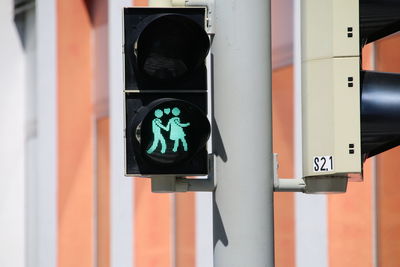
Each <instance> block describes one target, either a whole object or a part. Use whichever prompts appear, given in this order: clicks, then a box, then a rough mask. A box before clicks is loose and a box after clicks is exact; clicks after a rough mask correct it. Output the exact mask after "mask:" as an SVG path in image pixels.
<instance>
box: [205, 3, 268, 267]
mask: <svg viewBox="0 0 400 267" xmlns="http://www.w3.org/2000/svg"><path fill="white" fill-rule="evenodd" d="M215 12H216V21H215V31H216V35H215V39H214V43H213V46H212V47H213V56H214V115H215V120H216V125H217V127H215V128H213V129H214V136H213V141H214V142H215V146H214V147H215V150H216V153H217V154H218V155H219V156H220V157H218V160H217V165H216V173H217V179H218V184H217V188H216V190H215V193H214V200H215V203H214V263H215V266H216V267H224V266H226V267H235V266H237V267H243V266H251V267H266V266H267V267H272V266H274V220H273V154H272V126H271V124H272V111H271V52H270V51H271V44H270V43H271V30H270V25H271V24H270V0H247V1H235V0H218V1H216V6H215ZM216 128H218V130H216Z"/></svg>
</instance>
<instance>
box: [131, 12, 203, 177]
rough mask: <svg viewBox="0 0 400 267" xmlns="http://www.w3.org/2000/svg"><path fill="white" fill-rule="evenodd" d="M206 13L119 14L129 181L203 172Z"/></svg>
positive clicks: (200, 173)
mask: <svg viewBox="0 0 400 267" xmlns="http://www.w3.org/2000/svg"><path fill="white" fill-rule="evenodd" d="M205 16H206V9H205V8H201V7H199V8H146V7H135V8H125V9H124V57H125V88H124V89H125V90H124V95H125V155H126V159H125V164H126V175H128V176H139V175H142V176H157V175H176V176H193V175H207V174H208V151H207V140H208V138H209V136H210V130H211V129H210V123H209V121H208V119H207V113H208V94H209V88H208V77H207V67H206V57H207V55H208V52H209V49H210V40H209V37H208V34H207V32H206V31H205V21H206V20H205Z"/></svg>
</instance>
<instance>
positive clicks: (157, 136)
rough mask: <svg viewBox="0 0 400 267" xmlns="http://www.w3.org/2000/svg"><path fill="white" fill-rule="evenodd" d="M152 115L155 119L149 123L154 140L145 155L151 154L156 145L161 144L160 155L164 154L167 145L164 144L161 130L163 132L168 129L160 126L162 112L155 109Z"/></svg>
mask: <svg viewBox="0 0 400 267" xmlns="http://www.w3.org/2000/svg"><path fill="white" fill-rule="evenodd" d="M154 115H155V116H156V118H154V119H153V121H152V122H151V126H152V130H153V135H154V140H153V144H152V145H151V147H150V148H149V149H148V150H147V153H148V154H151V153H153V152H154V150H156V148H157V146H158V143H161V154H164V153H165V151H166V150H167V144H166V143H165V138H164V136H163V135H162V133H161V129H163V130H164V131H168V129H167V127H165V126H164V125H162V121H161V119H160V118H161V117H162V116H163V112H162V110H160V109H156V111H154Z"/></svg>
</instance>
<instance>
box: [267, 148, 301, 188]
mask: <svg viewBox="0 0 400 267" xmlns="http://www.w3.org/2000/svg"><path fill="white" fill-rule="evenodd" d="M278 168H279V163H278V154H274V191H275V192H302V193H305V192H306V183H305V182H304V180H303V179H302V178H300V179H289V178H279V177H278Z"/></svg>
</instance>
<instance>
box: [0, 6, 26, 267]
mask: <svg viewBox="0 0 400 267" xmlns="http://www.w3.org/2000/svg"><path fill="white" fill-rule="evenodd" d="M0 36H2V38H1V39H2V41H1V49H0V266H5V267H6V266H12V267H23V266H24V265H25V257H24V255H25V223H24V222H25V209H24V207H25V197H24V196H25V171H24V170H25V147H24V142H25V97H24V92H25V82H26V80H25V64H24V50H23V47H22V44H21V41H20V39H19V36H18V32H17V29H16V27H15V24H14V21H13V1H12V0H2V1H0Z"/></svg>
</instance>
